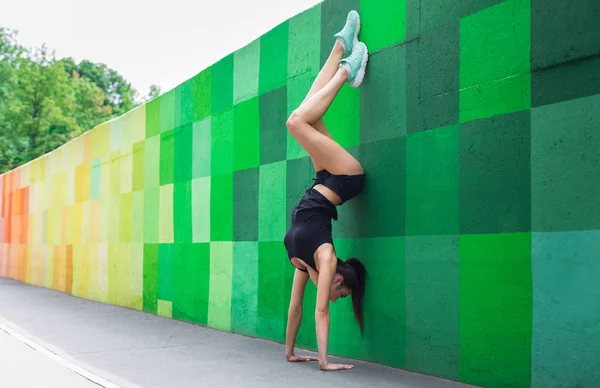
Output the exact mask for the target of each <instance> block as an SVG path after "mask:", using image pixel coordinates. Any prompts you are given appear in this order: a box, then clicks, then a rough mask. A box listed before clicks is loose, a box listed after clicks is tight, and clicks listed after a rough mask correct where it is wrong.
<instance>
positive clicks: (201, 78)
mask: <svg viewBox="0 0 600 388" xmlns="http://www.w3.org/2000/svg"><path fill="white" fill-rule="evenodd" d="M193 83H194V111H193V115H194V119H193V121H198V120H201V119H203V118H205V117H208V116H210V114H211V108H212V71H211V68H210V67H209V68H208V69H205V70H203V71H201V72H200V73H199V74H198V75H196V76H195V77H194V79H193Z"/></svg>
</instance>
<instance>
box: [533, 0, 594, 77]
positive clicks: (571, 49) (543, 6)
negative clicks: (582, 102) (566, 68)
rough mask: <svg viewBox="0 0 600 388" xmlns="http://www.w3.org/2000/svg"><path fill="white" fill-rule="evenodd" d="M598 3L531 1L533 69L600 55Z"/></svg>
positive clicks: (556, 0)
mask: <svg viewBox="0 0 600 388" xmlns="http://www.w3.org/2000/svg"><path fill="white" fill-rule="evenodd" d="M599 17H600V2H599V1H598V0H573V1H569V2H565V1H561V0H531V69H532V70H537V69H540V68H545V67H551V66H554V65H557V64H560V63H564V62H570V61H573V60H576V59H581V58H586V57H590V56H593V55H597V54H600V28H599V27H598V23H599V21H598V18H599Z"/></svg>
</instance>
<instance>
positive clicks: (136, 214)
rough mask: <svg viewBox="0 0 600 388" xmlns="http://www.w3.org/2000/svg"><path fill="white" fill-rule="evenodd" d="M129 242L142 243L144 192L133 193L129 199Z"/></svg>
mask: <svg viewBox="0 0 600 388" xmlns="http://www.w3.org/2000/svg"><path fill="white" fill-rule="evenodd" d="M131 210H132V211H131V213H132V218H131V219H132V223H131V242H132V243H143V242H144V191H142V190H140V191H134V192H133V193H132V199H131Z"/></svg>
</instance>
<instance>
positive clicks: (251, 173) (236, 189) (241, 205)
mask: <svg viewBox="0 0 600 388" xmlns="http://www.w3.org/2000/svg"><path fill="white" fill-rule="evenodd" d="M233 220H234V222H233V240H234V241H256V240H258V222H259V221H258V168H252V169H248V170H242V171H235V172H234V173H233Z"/></svg>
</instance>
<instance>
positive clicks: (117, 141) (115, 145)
mask: <svg viewBox="0 0 600 388" xmlns="http://www.w3.org/2000/svg"><path fill="white" fill-rule="evenodd" d="M109 125H110V152H111V153H113V152H116V151H120V150H121V147H122V145H121V143H122V142H121V132H122V125H121V121H120V120H116V121H113V122H111V123H110V124H109Z"/></svg>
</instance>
